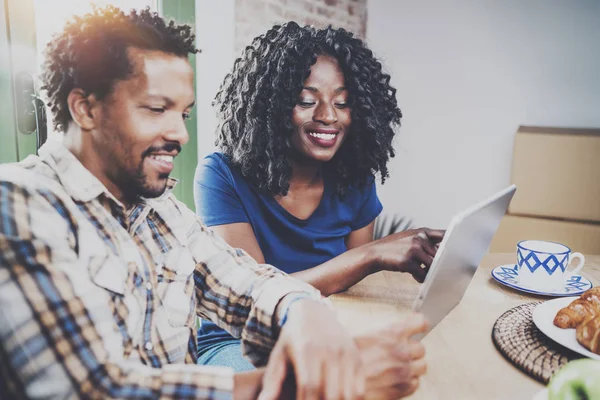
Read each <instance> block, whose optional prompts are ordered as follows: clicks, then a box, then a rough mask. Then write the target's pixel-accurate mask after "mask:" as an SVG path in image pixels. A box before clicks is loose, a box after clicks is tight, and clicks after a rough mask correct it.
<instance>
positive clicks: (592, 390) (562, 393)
mask: <svg viewBox="0 0 600 400" xmlns="http://www.w3.org/2000/svg"><path fill="white" fill-rule="evenodd" d="M595 399H600V361H595V360H592V359H590V358H583V359H580V360H574V361H571V362H569V363H568V364H567V365H565V366H564V367H562V368H561V369H560V371H558V372H557V373H556V374H554V376H553V377H552V379H550V383H549V384H548V400H595Z"/></svg>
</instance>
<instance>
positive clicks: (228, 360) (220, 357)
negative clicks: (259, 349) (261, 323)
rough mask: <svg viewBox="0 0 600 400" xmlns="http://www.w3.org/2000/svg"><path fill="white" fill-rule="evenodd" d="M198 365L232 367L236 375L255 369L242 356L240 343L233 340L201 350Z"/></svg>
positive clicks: (199, 350)
mask: <svg viewBox="0 0 600 400" xmlns="http://www.w3.org/2000/svg"><path fill="white" fill-rule="evenodd" d="M197 364H198V365H218V366H222V367H231V368H233V369H234V371H235V372H236V373H237V372H245V371H252V370H253V369H255V367H254V365H252V364H251V363H250V361H248V360H247V359H246V358H245V357H244V356H243V355H242V348H241V343H240V341H239V340H237V339H233V338H232V339H228V340H225V341H222V342H219V343H214V344H211V345H208V346H204V347H202V348H199V349H198V361H197Z"/></svg>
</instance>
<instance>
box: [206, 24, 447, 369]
mask: <svg viewBox="0 0 600 400" xmlns="http://www.w3.org/2000/svg"><path fill="white" fill-rule="evenodd" d="M389 80H390V77H389V75H387V74H385V73H383V72H382V68H381V64H380V63H379V62H378V61H377V59H375V58H374V56H373V53H372V52H371V51H370V50H369V49H368V48H367V47H366V46H365V44H364V43H363V42H362V41H361V40H359V39H357V38H354V37H353V35H352V34H351V33H349V32H347V31H345V30H344V29H332V28H328V29H315V28H312V27H300V26H298V25H297V24H296V23H294V22H290V23H287V24H285V25H283V26H275V27H273V28H272V29H271V30H269V31H268V32H267V33H266V34H265V35H263V36H260V37H258V38H256V39H254V41H253V43H252V45H251V46H249V47H247V48H246V49H245V51H244V53H243V55H242V57H241V58H240V59H238V60H237V61H236V62H235V64H234V67H233V71H232V72H231V73H230V74H229V75H228V76H227V77H226V78H225V81H224V83H223V84H222V86H221V90H220V92H219V93H218V94H217V97H216V100H215V103H216V107H217V110H218V113H219V115H220V120H221V124H220V126H219V129H218V136H217V145H218V147H219V149H220V150H221V152H220V153H214V154H211V155H209V156H207V157H206V158H205V159H204V160H203V162H202V163H201V164H200V165H199V167H198V169H197V171H196V178H195V198H196V207H197V212H198V213H199V215H200V216H202V218H203V220H204V222H205V223H206V224H207V225H209V226H212V229H213V230H214V231H215V232H216V233H218V234H219V235H221V236H222V237H223V238H224V239H225V240H226V241H227V242H228V243H229V244H230V245H232V246H233V247H237V248H241V249H243V250H245V251H246V252H248V254H250V256H252V257H253V258H255V259H256V260H257V261H258V262H261V263H264V262H266V263H269V264H272V265H274V266H276V267H277V268H279V269H281V270H283V271H285V272H287V273H290V274H292V275H294V276H295V277H297V278H299V279H302V280H304V281H306V282H308V283H310V284H312V285H313V286H315V287H316V288H317V289H319V290H320V291H321V293H322V294H323V295H324V296H329V295H330V294H333V293H337V292H340V291H343V290H345V289H347V288H349V287H350V286H352V285H354V284H355V283H357V282H359V281H360V280H362V279H363V278H364V277H366V276H367V275H369V274H372V273H374V272H377V271H380V270H391V271H402V272H409V273H411V274H412V275H413V276H414V277H415V279H417V280H418V281H421V282H422V281H423V279H424V278H425V275H426V273H427V268H428V267H429V266H430V265H431V262H432V260H433V257H434V256H435V253H436V250H437V243H438V242H439V241H440V240H441V239H442V237H443V234H444V232H443V231H437V230H429V229H420V230H414V231H408V232H403V233H400V234H396V235H392V236H388V237H386V238H383V239H380V240H378V241H373V240H372V238H373V228H374V220H375V218H376V217H377V215H378V214H379V213H380V212H381V210H382V205H381V203H380V202H379V199H378V198H377V193H376V189H375V181H374V174H375V173H377V172H378V173H379V174H380V175H381V179H382V182H383V181H384V180H385V178H386V177H387V176H388V169H387V162H388V160H389V158H390V157H393V156H394V151H393V148H392V139H393V137H394V127H395V126H396V125H399V123H400V118H401V116H402V114H401V112H400V110H399V109H398V106H397V102H396V98H395V92H396V91H395V89H394V88H393V87H391V86H390V84H389ZM198 340H199V343H198V344H199V363H203V364H211V365H215V364H216V365H227V366H231V367H234V368H235V369H236V370H238V371H243V370H247V369H251V368H252V365H251V364H250V363H248V362H247V361H245V360H244V359H243V358H242V357H241V352H240V349H239V341H238V340H235V339H234V338H233V337H231V336H229V335H228V334H227V333H226V332H224V331H222V330H220V329H219V328H217V327H216V326H215V325H212V324H210V323H206V322H204V323H203V325H202V327H201V329H200V330H199V335H198Z"/></svg>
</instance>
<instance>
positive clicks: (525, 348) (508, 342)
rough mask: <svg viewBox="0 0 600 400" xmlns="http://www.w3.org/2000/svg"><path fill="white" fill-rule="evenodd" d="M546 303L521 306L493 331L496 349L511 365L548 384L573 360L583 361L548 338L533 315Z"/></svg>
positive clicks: (503, 317) (499, 319)
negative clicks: (557, 372) (538, 306)
mask: <svg viewBox="0 0 600 400" xmlns="http://www.w3.org/2000/svg"><path fill="white" fill-rule="evenodd" d="M540 303H542V302H540V301H538V302H535V303H527V304H521V305H520V306H517V307H515V308H511V309H510V310H508V311H506V312H505V313H504V314H502V315H501V316H500V318H498V320H497V321H496V323H495V324H494V329H493V330H492V340H493V341H494V345H495V346H496V348H497V349H498V351H500V353H502V355H503V356H504V357H505V358H506V359H507V360H508V361H510V363H511V364H513V365H514V366H516V367H517V368H519V369H520V370H521V371H523V372H525V373H526V374H527V375H529V376H531V377H532V378H534V379H535V380H537V381H539V382H542V383H544V384H546V383H548V381H549V380H550V378H551V377H552V375H553V374H554V373H555V372H556V371H558V370H559V369H560V368H561V367H562V366H563V365H565V364H566V363H568V362H569V361H571V360H574V359H577V358H582V356H581V355H579V354H577V353H575V352H574V351H572V350H569V349H567V348H566V347H563V346H561V345H560V344H558V343H556V342H555V341H553V340H552V339H550V338H549V337H547V336H546V335H544V334H543V333H542V332H541V331H540V330H539V329H538V328H537V327H536V326H535V324H534V323H533V320H532V319H531V314H532V313H533V310H534V309H535V307H536V306H537V305H538V304H540Z"/></svg>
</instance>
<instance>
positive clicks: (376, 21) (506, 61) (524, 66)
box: [367, 0, 600, 227]
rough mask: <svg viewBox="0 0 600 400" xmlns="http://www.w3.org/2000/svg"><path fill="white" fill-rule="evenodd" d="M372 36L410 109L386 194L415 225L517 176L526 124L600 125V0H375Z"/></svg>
mask: <svg viewBox="0 0 600 400" xmlns="http://www.w3.org/2000/svg"><path fill="white" fill-rule="evenodd" d="M367 39H368V41H369V44H370V46H371V48H372V49H373V50H374V52H375V53H376V54H377V55H378V56H379V57H380V58H382V61H383V63H384V65H385V66H386V67H387V70H388V71H389V73H390V74H391V76H392V84H393V85H394V86H395V87H396V88H397V89H398V94H397V97H398V101H399V104H400V108H401V109H402V112H403V114H404V117H403V120H402V127H401V129H400V131H399V137H398V138H397V141H396V149H397V155H396V158H395V159H393V160H392V162H391V168H390V171H391V178H390V179H389V180H388V181H387V182H386V184H385V185H384V186H383V187H380V189H379V190H380V197H381V199H382V202H383V203H384V207H385V209H386V210H387V211H394V212H400V213H403V214H406V215H409V216H411V217H413V219H414V221H415V222H416V224H417V225H426V226H435V227H444V226H446V225H447V223H448V222H449V220H450V218H451V216H452V214H453V213H454V212H456V211H457V210H460V209H461V208H463V207H465V206H467V205H469V204H470V203H472V202H475V201H478V200H480V199H483V198H485V197H487V196H488V195H490V194H492V193H494V192H495V191H497V190H499V189H501V188H502V187H504V186H505V185H508V184H509V183H510V168H511V158H512V144H513V138H514V133H515V131H516V130H517V128H518V126H519V125H543V126H562V127H600V1H597V0H588V1H583V0H576V1H566V0H502V1H497V0H472V1H469V0H456V1H452V2H449V1H441V0H439V1H413V0H369V1H368V20H367ZM557 161H558V160H548V162H557ZM599 201H600V199H599Z"/></svg>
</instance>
